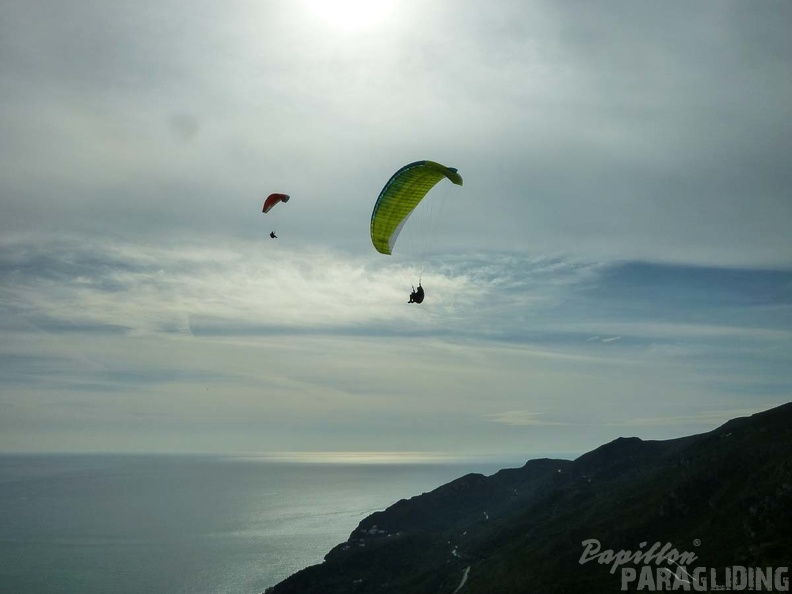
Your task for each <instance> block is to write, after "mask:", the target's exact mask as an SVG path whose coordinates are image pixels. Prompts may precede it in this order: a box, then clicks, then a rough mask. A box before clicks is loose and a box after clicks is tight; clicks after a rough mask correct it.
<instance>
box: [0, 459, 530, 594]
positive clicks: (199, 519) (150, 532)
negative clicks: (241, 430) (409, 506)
mask: <svg viewBox="0 0 792 594" xmlns="http://www.w3.org/2000/svg"><path fill="white" fill-rule="evenodd" d="M421 460H422V461H421ZM421 460H418V461H416V460H415V459H413V458H411V457H409V456H405V455H392V456H386V457H380V458H376V457H374V458H372V457H366V456H362V457H359V458H356V457H354V456H349V455H346V456H345V455H337V456H332V455H323V456H311V455H300V456H284V457H276V456H262V455H255V454H243V455H137V454H62V455H52V454H19V455H2V456H0V559H2V563H0V592H3V593H6V592H8V593H12V592H13V593H15V594H19V593H36V594H39V593H40V594H60V593H64V594H65V593H69V594H74V593H75V592H79V593H81V594H93V593H100V592H101V593H107V592H113V593H114V594H122V593H127V592H128V593H135V594H139V593H141V592H167V593H174V594H178V593H180V592H184V593H187V592H189V593H191V594H200V593H207V594H208V593H212V594H215V593H221V592H222V593H228V594H235V593H239V594H242V593H245V594H251V593H259V592H263V591H264V590H265V589H266V588H267V587H269V586H271V585H274V584H275V583H277V582H279V581H281V580H282V579H284V578H286V577H287V576H289V575H291V574H292V573H294V572H295V571H298V570H299V569H302V568H303V567H306V566H308V565H313V564H315V563H319V562H321V561H322V558H323V557H324V555H325V554H326V553H327V552H328V551H329V550H330V548H332V547H333V546H335V545H336V544H338V543H340V542H342V541H345V540H346V539H347V537H348V536H349V534H350V532H352V530H354V529H355V527H356V526H357V524H358V522H359V521H360V520H361V519H362V518H363V517H365V516H366V515H368V514H370V513H372V512H374V511H377V510H380V509H384V508H385V507H387V506H388V505H390V504H392V503H394V502H396V501H398V500H399V499H402V498H409V497H412V496H414V495H418V494H420V493H422V492H425V491H429V490H431V489H433V488H435V487H438V486H440V485H441V484H444V483H446V482H448V481H450V480H453V479H454V478H457V477H459V476H462V475H464V474H466V473H468V472H482V473H484V474H491V473H493V472H495V471H497V470H498V469H500V468H502V467H504V466H517V465H521V464H522V462H524V461H520V460H513V461H511V463H509V462H507V461H504V460H499V461H496V460H493V459H480V460H466V461H459V460H455V461H451V462H449V461H443V460H442V459H440V458H423V459H421Z"/></svg>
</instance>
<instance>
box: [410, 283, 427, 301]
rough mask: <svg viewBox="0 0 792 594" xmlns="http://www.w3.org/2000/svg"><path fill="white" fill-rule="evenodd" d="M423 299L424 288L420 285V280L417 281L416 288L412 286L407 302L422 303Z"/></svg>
mask: <svg viewBox="0 0 792 594" xmlns="http://www.w3.org/2000/svg"><path fill="white" fill-rule="evenodd" d="M423 300H424V290H423V287H422V286H421V281H418V288H417V289H416V288H415V287H413V288H412V293H410V300H409V301H408V302H407V303H423Z"/></svg>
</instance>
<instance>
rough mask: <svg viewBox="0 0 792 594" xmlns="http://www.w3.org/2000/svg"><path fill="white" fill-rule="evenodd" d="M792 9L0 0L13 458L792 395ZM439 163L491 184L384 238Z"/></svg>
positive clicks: (386, 444)
mask: <svg viewBox="0 0 792 594" xmlns="http://www.w3.org/2000/svg"><path fill="white" fill-rule="evenodd" d="M790 23H792V4H790V3H789V2H786V1H783V0H779V1H773V0H765V1H762V2H751V3H747V2H740V1H729V0H718V1H702V2H695V3H692V2H688V1H679V2H675V1H670V2H668V1H664V2H635V1H633V0H623V1H613V2H611V1H599V0H596V1H591V2H585V3H579V2H578V3H571V2H555V1H554V2H551V1H535V2H530V3H529V2H525V1H524V0H513V1H512V0H497V1H496V0H489V1H486V2H485V1H484V0H437V1H435V2H419V1H417V0H414V1H413V0H401V1H395V0H394V1H389V0H380V1H378V2H371V1H368V2H357V1H352V0H347V1H340V0H339V1H336V2H333V1H332V0H283V1H281V0H266V1H264V0H256V1H253V0H227V1H224V2H215V1H209V0H191V1H189V2H186V1H183V0H139V1H137V2H126V3H119V2H106V1H105V0H72V1H70V2H62V1H61V0H30V1H21V0H0V205H1V206H2V216H0V451H192V452H240V451H245V452H293V451H301V452H307V451H310V452H346V451H353V452H429V453H433V454H438V455H451V456H453V455H460V456H468V455H508V456H516V457H517V458H520V457H523V458H525V457H530V456H535V455H542V454H547V453H565V452H568V453H579V452H583V451H586V450H588V449H591V448H593V447H596V446H597V445H600V444H602V443H604V442H606V441H609V440H611V439H614V438H616V437H619V436H625V435H637V436H639V437H642V438H645V439H665V438H671V437H676V436H681V435H688V434H692V433H697V432H702V431H707V430H710V429H712V428H714V427H716V426H717V425H719V424H720V423H722V422H724V421H726V420H727V419H729V418H732V417H735V416H740V415H746V414H751V413H754V412H757V411H760V410H764V409H767V408H770V407H772V406H775V405H778V404H781V403H784V402H787V401H789V400H791V399H792V233H790V224H791V223H792V167H790V155H792V107H791V106H792V37H791V36H790V35H789V24H790ZM419 159H431V160H435V161H438V162H440V163H443V164H445V165H448V166H452V167H456V168H457V169H458V170H459V172H460V174H461V175H462V177H463V178H464V180H465V183H464V186H462V187H457V186H453V185H451V184H450V183H447V182H443V183H441V184H440V185H438V186H437V188H435V190H433V191H432V193H430V195H429V196H428V197H427V199H426V200H425V202H424V203H423V204H422V205H421V206H420V207H419V210H418V211H417V212H416V213H415V216H414V217H413V218H412V219H411V220H410V222H409V223H408V225H407V227H405V231H404V233H403V234H402V236H401V237H400V239H399V242H398V243H397V245H396V249H395V251H394V255H393V256H384V255H381V254H378V253H377V252H376V251H375V250H374V249H373V247H372V245H371V241H370V238H369V219H370V216H371V210H372V207H373V204H374V201H375V200H376V198H377V195H378V193H379V191H380V190H381V188H382V186H383V185H384V183H385V182H386V181H387V180H388V178H389V177H390V175H391V174H392V173H393V172H394V171H395V170H397V169H398V168H399V167H401V166H402V165H404V164H406V163H409V162H411V161H415V160H419ZM270 192H287V193H289V194H290V195H291V197H292V199H291V201H290V202H289V203H288V204H286V205H280V207H279V208H277V209H275V210H273V211H272V212H271V213H269V214H267V215H262V213H261V204H262V202H263V200H264V198H265V197H266V196H267V194H269V193H270ZM427 221H428V226H422V225H425V224H426V222H427ZM273 229H275V230H276V231H277V233H278V235H279V237H278V239H277V240H271V239H270V238H269V236H268V234H269V232H270V231H271V230H273ZM410 233H412V237H410V236H408V235H409V234H410ZM419 278H420V279H421V280H422V283H423V286H424V287H425V289H426V295H427V297H426V301H425V302H424V303H423V304H422V305H420V306H416V305H408V304H407V297H408V293H409V290H410V286H411V285H413V284H417V282H418V279H419Z"/></svg>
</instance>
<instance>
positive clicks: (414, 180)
mask: <svg viewBox="0 0 792 594" xmlns="http://www.w3.org/2000/svg"><path fill="white" fill-rule="evenodd" d="M443 178H448V179H449V180H451V181H452V182H453V183H454V184H456V185H458V186H461V185H462V176H460V175H459V173H457V170H456V169H454V168H453V167H446V166H444V165H440V163H435V162H434V161H416V162H415V163H410V164H409V165H405V166H404V167H402V168H401V169H399V170H398V171H397V172H396V173H394V174H393V176H392V177H391V178H390V179H389V180H388V183H387V184H385V187H384V188H382V191H381V192H380V195H379V197H378V198H377V203H376V204H375V205H374V212H372V213H371V243H373V244H374V247H375V248H376V249H377V251H378V252H380V253H381V254H390V253H391V252H392V251H393V246H394V245H395V244H396V238H397V237H398V236H399V232H400V231H401V229H402V227H403V226H404V223H405V222H406V221H407V219H408V218H409V217H410V214H411V213H412V211H413V210H414V209H415V207H416V206H418V203H419V202H420V201H421V200H423V198H424V196H426V194H427V193H428V192H429V190H431V189H432V188H433V187H434V186H435V185H436V184H437V182H439V181H440V180H442V179H443Z"/></svg>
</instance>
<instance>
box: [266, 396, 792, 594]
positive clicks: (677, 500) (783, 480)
mask: <svg viewBox="0 0 792 594" xmlns="http://www.w3.org/2000/svg"><path fill="white" fill-rule="evenodd" d="M790 527H792V403H790V404H786V405H784V406H781V407H778V408H776V409H773V410H770V411H766V412H763V413H759V414H756V415H753V416H751V417H748V418H740V419H734V420H732V421H729V422H728V423H726V424H725V425H723V426H722V427H720V428H718V429H716V430H714V431H712V432H709V433H705V434H701V435H694V436H690V437H685V438H680V439H674V440H669V441H641V440H640V439H638V438H620V439H617V440H615V441H613V442H611V443H608V444H606V445H603V446H601V447H599V448H597V449H596V450H594V451H592V452H589V453H587V454H585V455H583V456H581V457H580V458H578V459H577V460H575V461H573V462H570V461H568V460H547V459H543V460H531V461H529V462H528V463H527V464H525V466H523V467H522V468H519V469H509V470H501V471H500V472H498V473H496V474H494V475H492V476H490V477H485V476H482V475H478V474H469V475H466V476H463V477H461V478H459V479H457V480H455V481H453V482H451V483H448V484H446V485H443V486H442V487H439V488H438V489H435V490H434V491H432V492H430V493H426V494H424V495H421V496H418V497H413V498H412V499H409V500H402V501H399V502H398V503H396V504H394V505H392V506H391V507H389V508H388V509H387V510H385V511H382V512H377V513H375V514H372V515H371V516H369V517H367V518H366V519H364V520H363V521H362V522H361V523H360V525H359V526H358V528H357V529H356V530H355V531H354V532H353V533H352V534H351V536H350V538H349V540H348V541H347V542H346V543H343V544H341V545H338V546H337V547H335V548H334V549H333V550H331V551H330V552H329V553H328V554H327V555H326V557H325V562H324V563H322V564H320V565H316V566H313V567H309V568H307V569H305V570H303V571H300V572H298V573H297V574H295V575H293V576H291V577H290V578H288V579H286V580H285V581H283V582H281V583H280V584H278V585H277V586H275V587H274V588H271V589H270V591H271V592H273V593H275V594H284V593H300V594H312V593H316V594H320V593H321V594H334V593H340V592H365V593H371V594H374V593H394V594H396V593H399V594H409V593H416V594H417V593H421V594H428V593H433V592H438V593H452V592H454V591H456V590H457V588H459V586H460V584H461V583H462V581H463V576H465V575H466V576H467V577H466V578H465V580H464V585H463V587H462V588H460V589H459V590H458V591H459V592H460V593H462V594H473V593H487V594H493V593H523V592H526V593H527V592H616V591H618V590H619V587H620V582H619V579H620V577H619V576H620V570H616V573H615V574H613V575H612V574H611V573H609V569H610V567H609V565H607V564H606V565H600V564H598V563H597V562H596V561H591V562H588V563H584V564H581V563H580V559H581V555H582V553H583V546H582V544H581V543H582V542H583V541H585V540H587V539H597V540H599V541H600V543H601V546H602V549H603V550H605V549H613V550H614V551H619V550H621V549H624V550H629V551H638V550H640V543H644V542H645V543H647V545H645V546H646V549H648V548H650V547H651V546H652V544H654V543H655V542H659V543H660V544H661V546H662V545H665V544H666V543H670V544H671V545H672V546H673V547H674V548H675V549H677V550H678V551H680V552H691V553H694V554H695V555H696V556H697V559H696V561H695V563H694V566H700V567H708V568H724V567H731V566H733V565H742V566H788V565H789V560H790V558H792V528H790ZM646 549H644V550H646ZM642 566H643V565H631V567H636V568H637V569H638V570H640V569H641V567H642ZM653 567H654V566H653Z"/></svg>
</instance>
